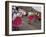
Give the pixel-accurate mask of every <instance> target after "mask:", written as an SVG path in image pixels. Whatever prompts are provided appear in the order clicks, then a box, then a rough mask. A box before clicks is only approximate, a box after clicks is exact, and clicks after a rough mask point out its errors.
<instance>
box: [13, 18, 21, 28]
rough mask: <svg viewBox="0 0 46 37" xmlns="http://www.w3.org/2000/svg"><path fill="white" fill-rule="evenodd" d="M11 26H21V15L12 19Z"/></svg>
mask: <svg viewBox="0 0 46 37" xmlns="http://www.w3.org/2000/svg"><path fill="white" fill-rule="evenodd" d="M12 24H13V27H20V26H22V17H16V18H15V19H14V21H12Z"/></svg>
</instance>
